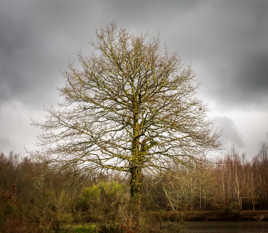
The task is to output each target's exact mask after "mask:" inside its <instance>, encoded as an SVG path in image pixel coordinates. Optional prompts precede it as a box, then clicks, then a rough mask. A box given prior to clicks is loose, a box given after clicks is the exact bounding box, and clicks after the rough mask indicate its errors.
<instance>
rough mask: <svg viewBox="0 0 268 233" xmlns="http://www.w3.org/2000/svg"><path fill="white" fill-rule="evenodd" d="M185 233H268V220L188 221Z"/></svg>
mask: <svg viewBox="0 0 268 233" xmlns="http://www.w3.org/2000/svg"><path fill="white" fill-rule="evenodd" d="M184 232H185V233H268V222H187V223H186V226H185V230H184Z"/></svg>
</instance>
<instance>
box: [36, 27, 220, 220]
mask: <svg viewBox="0 0 268 233" xmlns="http://www.w3.org/2000/svg"><path fill="white" fill-rule="evenodd" d="M97 39H98V40H97V43H96V44H95V45H94V48H95V50H96V54H95V55H92V56H90V57H83V56H80V57H79V66H78V67H74V66H70V67H69V70H68V71H67V72H66V86H65V87H64V88H63V89H62V90H61V94H62V95H63V97H64V98H65V102H64V103H63V104H62V105H61V106H60V108H59V109H57V110H52V111H50V117H49V118H48V119H47V121H46V122H45V123H44V124H42V125H41V127H42V128H43V129H44V135H43V137H42V139H43V140H44V142H45V143H49V144H50V149H49V152H50V153H53V154H54V155H56V154H57V155H59V157H57V159H56V161H60V162H63V163H65V164H67V165H72V164H75V165H78V166H80V167H81V168H89V167H90V168H94V169H106V170H116V171H119V172H126V173H127V174H129V175H130V194H131V206H132V209H133V212H132V213H133V215H134V218H136V219H138V215H139V208H140V205H141V203H140V202H141V188H142V183H143V172H144V171H145V170H147V171H149V170H150V171H156V170H162V169H165V168H168V167H169V166H170V164H172V163H181V164H185V163H187V162H188V161H189V160H193V159H196V157H197V156H199V155H201V154H203V153H204V151H207V150H210V149H213V148H215V147H217V145H218V144H217V136H216V135H215V134H214V133H212V132H211V128H210V125H209V122H208V121H207V119H206V115H205V114H206V110H205V108H204V106H203V105H202V104H201V103H200V101H198V100H197V99H196V98H195V96H194V95H195V81H194V75H193V73H192V71H191V69H190V68H185V67H183V65H182V64H181V62H180V61H179V59H178V58H177V57H175V56H169V55H168V54H167V52H165V51H164V52H162V51H161V49H160V47H159V41H158V40H155V39H153V40H148V39H147V38H146V37H144V36H135V35H132V34H130V33H128V32H127V31H126V30H124V29H121V30H117V29H116V28H115V26H113V25H111V26H109V27H107V28H105V29H102V30H100V31H98V32H97ZM137 222H138V220H137Z"/></svg>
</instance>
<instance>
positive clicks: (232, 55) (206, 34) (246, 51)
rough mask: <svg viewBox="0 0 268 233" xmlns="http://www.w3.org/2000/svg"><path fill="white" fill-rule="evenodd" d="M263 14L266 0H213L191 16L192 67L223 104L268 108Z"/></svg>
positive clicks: (208, 92) (267, 29)
mask: <svg viewBox="0 0 268 233" xmlns="http://www.w3.org/2000/svg"><path fill="white" fill-rule="evenodd" d="M267 12H268V1H265V0H257V1H239V0H238V1H232V2H231V1H215V2H214V3H210V4H207V5H206V6H205V5H203V6H202V7H201V8H200V9H199V14H198V15H196V16H194V17H196V19H195V21H196V24H194V26H193V29H192V31H193V40H194V43H193V44H194V45H193V48H192V51H193V52H192V59H193V68H195V67H194V66H195V65H198V66H199V67H200V66H201V67H202V69H205V71H204V72H203V74H202V71H200V74H201V83H202V88H203V91H204V92H205V93H206V95H207V96H209V97H210V98H214V101H215V102H217V105H218V106H219V107H221V108H227V109H228V108H237V109H238V108H243V109H245V108H247V107H248V106H251V107H254V108H259V109H261V108H265V107H267V105H266V103H267V101H268V92H267V90H268V85H267V84H268V82H267V79H268V77H267V54H268V46H267V45H268V44H267V41H268V24H267V22H268V14H267ZM198 75H199V73H198V70H197V76H198ZM260 101H261V102H260Z"/></svg>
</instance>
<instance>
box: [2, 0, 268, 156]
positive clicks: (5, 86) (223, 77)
mask: <svg viewBox="0 0 268 233" xmlns="http://www.w3.org/2000/svg"><path fill="white" fill-rule="evenodd" d="M111 22H113V23H115V24H117V25H118V26H120V27H125V28H127V29H128V30H130V31H131V32H135V33H141V32H148V33H149V34H151V35H156V36H159V38H160V41H161V43H162V45H163V46H166V47H167V48H168V50H169V51H170V52H171V53H173V52H175V53H176V54H177V55H178V56H180V57H181V59H182V61H183V63H184V64H186V65H191V66H192V69H193V70H194V72H195V73H196V76H197V80H198V82H199V83H200V87H199V96H200V98H201V99H202V100H203V102H204V103H205V104H206V105H207V107H208V110H209V112H208V115H209V117H210V118H211V119H212V120H213V121H214V122H215V125H216V126H217V127H218V128H220V129H221V131H222V140H223V143H224V145H225V146H226V147H228V146H230V145H233V144H234V145H236V147H237V148H238V149H239V150H240V151H244V152H246V153H247V154H248V155H249V157H250V156H252V155H254V154H255V153H256V152H257V151H258V149H259V147H260V144H261V143H262V142H264V141H268V138H267V132H268V1H267V0H165V1H164V0H95V1H94V0H76V1H74V0H53V1H49V0H48V1H44V0H1V1H0V151H3V152H9V151H15V152H20V153H25V149H28V150H30V149H32V148H34V145H35V143H36V142H37V135H38V133H39V132H38V129H36V128H35V127H33V126H31V124H30V122H31V120H40V119H42V118H44V115H45V112H44V109H45V108H46V107H47V106H50V105H55V104H56V103H58V102H59V95H58V91H57V89H58V88H60V87H62V86H63V83H64V82H63V75H62V74H63V72H64V71H65V70H66V67H67V65H68V64H69V63H72V62H74V61H75V60H76V58H77V57H76V56H77V54H78V53H83V54H85V55H87V54H90V47H89V43H90V42H92V41H94V40H95V39H96V37H95V31H96V29H98V28H100V27H104V26H106V25H107V24H110V23H111Z"/></svg>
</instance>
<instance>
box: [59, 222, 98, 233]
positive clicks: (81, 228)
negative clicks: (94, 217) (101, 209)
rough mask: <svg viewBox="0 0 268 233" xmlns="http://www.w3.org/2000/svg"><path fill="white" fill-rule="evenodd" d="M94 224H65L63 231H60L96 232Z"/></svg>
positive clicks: (69, 232) (64, 232)
mask: <svg viewBox="0 0 268 233" xmlns="http://www.w3.org/2000/svg"><path fill="white" fill-rule="evenodd" d="M96 232H97V231H96V225H95V224H90V225H82V224H76V225H67V226H65V229H64V231H62V233H96Z"/></svg>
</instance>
